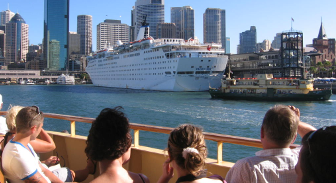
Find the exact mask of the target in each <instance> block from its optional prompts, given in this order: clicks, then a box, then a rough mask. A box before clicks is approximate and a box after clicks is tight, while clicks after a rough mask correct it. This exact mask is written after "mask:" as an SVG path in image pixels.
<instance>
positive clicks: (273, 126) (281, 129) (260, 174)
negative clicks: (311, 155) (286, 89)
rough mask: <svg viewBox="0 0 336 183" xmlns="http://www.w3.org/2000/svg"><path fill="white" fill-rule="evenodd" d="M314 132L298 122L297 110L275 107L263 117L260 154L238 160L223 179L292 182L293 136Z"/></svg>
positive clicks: (238, 182)
mask: <svg viewBox="0 0 336 183" xmlns="http://www.w3.org/2000/svg"><path fill="white" fill-rule="evenodd" d="M314 129H315V128H314V127H312V126H311V125H309V124H306V123H304V122H301V121H300V110H299V109H298V108H295V107H294V106H284V105H277V106H274V107H272V108H271V109H270V110H268V111H267V112H266V114H265V117H264V120H263V123H262V126H261V131H260V138H261V144H262V146H263V150H261V151H258V152H256V156H253V157H248V158H244V159H241V160H238V161H237V162H236V163H235V165H234V166H233V167H232V168H231V169H230V170H229V172H228V173H227V175H226V178H225V179H226V180H227V181H228V182H230V183H264V182H294V181H295V180H296V177H297V175H296V173H295V165H296V164H297V161H298V157H299V151H300V148H295V149H290V148H289V147H290V145H291V144H292V143H294V141H295V139H296V136H297V133H299V135H300V136H301V137H303V136H304V135H305V134H307V133H308V132H309V131H311V130H314Z"/></svg>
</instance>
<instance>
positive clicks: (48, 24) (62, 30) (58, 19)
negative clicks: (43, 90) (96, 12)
mask: <svg viewBox="0 0 336 183" xmlns="http://www.w3.org/2000/svg"><path fill="white" fill-rule="evenodd" d="M68 32H69V0H44V38H43V59H44V62H42V64H41V65H40V69H49V70H66V68H67V63H68Z"/></svg>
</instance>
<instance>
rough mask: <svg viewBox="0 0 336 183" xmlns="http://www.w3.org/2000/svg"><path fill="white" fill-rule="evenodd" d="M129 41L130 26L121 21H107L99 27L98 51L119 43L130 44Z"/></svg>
mask: <svg viewBox="0 0 336 183" xmlns="http://www.w3.org/2000/svg"><path fill="white" fill-rule="evenodd" d="M129 40H130V39H129V26H128V25H127V24H123V23H121V20H111V19H107V20H105V21H104V22H102V23H99V24H98V25H97V50H102V49H105V48H107V47H108V46H109V45H111V46H113V45H116V44H117V41H121V42H123V43H128V42H129Z"/></svg>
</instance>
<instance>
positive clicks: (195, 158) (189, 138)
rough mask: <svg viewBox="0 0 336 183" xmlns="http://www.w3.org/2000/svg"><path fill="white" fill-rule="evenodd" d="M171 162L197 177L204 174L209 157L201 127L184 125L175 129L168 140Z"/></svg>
mask: <svg viewBox="0 0 336 183" xmlns="http://www.w3.org/2000/svg"><path fill="white" fill-rule="evenodd" d="M168 153H169V158H170V161H175V162H176V164H177V165H178V166H179V167H181V168H183V169H185V170H187V171H188V172H190V173H191V174H193V175H195V176H197V175H199V174H201V173H202V171H203V170H204V166H205V159H206V157H207V148H206V145H205V141H204V135H203V131H202V129H201V128H200V127H197V126H194V125H190V124H184V125H180V126H179V127H177V128H175V129H174V130H173V131H172V132H171V133H170V136H169V139H168Z"/></svg>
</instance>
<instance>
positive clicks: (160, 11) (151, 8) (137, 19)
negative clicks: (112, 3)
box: [132, 0, 164, 40]
mask: <svg viewBox="0 0 336 183" xmlns="http://www.w3.org/2000/svg"><path fill="white" fill-rule="evenodd" d="M132 13H133V15H132V17H133V21H132V22H133V24H132V26H134V27H135V30H134V31H135V33H134V40H136V39H137V36H138V32H139V30H140V27H141V25H142V22H143V21H144V20H145V18H146V22H147V23H148V24H149V35H150V36H152V37H154V38H156V26H157V24H159V23H164V0H137V1H136V2H135V6H134V9H133V11H132Z"/></svg>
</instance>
